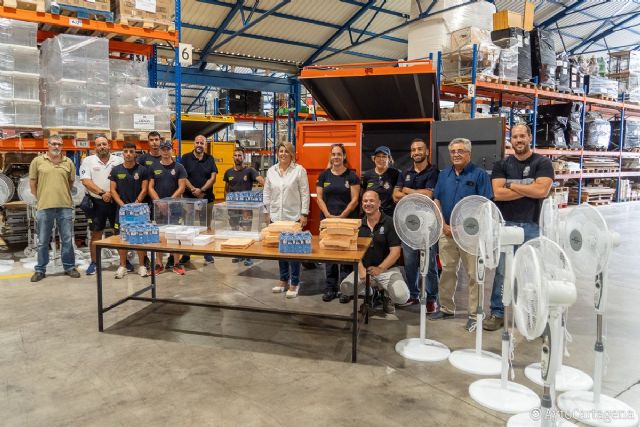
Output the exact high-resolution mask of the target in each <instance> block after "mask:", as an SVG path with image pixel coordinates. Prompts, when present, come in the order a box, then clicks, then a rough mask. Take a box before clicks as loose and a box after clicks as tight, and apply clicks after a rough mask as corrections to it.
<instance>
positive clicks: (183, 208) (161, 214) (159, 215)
mask: <svg viewBox="0 0 640 427" xmlns="http://www.w3.org/2000/svg"><path fill="white" fill-rule="evenodd" d="M153 219H154V222H155V223H156V224H157V225H159V226H162V225H186V226H196V227H201V228H202V229H205V230H206V228H207V225H208V222H207V201H206V200H203V199H172V198H170V197H167V198H164V199H159V200H154V201H153Z"/></svg>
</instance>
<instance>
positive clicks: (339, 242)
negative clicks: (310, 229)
mask: <svg viewBox="0 0 640 427" xmlns="http://www.w3.org/2000/svg"><path fill="white" fill-rule="evenodd" d="M361 224H362V220H359V219H348V218H326V219H323V220H322V221H320V247H321V248H323V249H333V250H341V251H355V250H357V249H358V230H359V229H360V225H361Z"/></svg>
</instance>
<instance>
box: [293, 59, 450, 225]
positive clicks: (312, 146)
mask: <svg viewBox="0 0 640 427" xmlns="http://www.w3.org/2000/svg"><path fill="white" fill-rule="evenodd" d="M300 81H301V82H302V84H304V86H305V87H306V88H307V89H308V90H309V92H311V95H312V96H313V97H314V98H315V99H316V101H317V102H318V104H319V105H320V106H321V107H322V108H323V109H324V110H325V111H326V112H327V113H328V115H329V117H330V118H331V119H332V120H331V121H319V122H298V124H297V129H296V158H297V161H298V162H299V163H300V164H301V165H303V166H304V167H305V168H306V169H307V174H308V176H309V188H310V189H311V193H312V197H311V213H310V215H309V228H310V229H311V231H312V233H314V234H315V233H317V232H318V225H319V218H320V211H319V209H318V205H317V203H316V199H315V188H316V181H317V179H318V175H320V173H321V172H322V171H323V170H324V169H326V168H327V164H328V162H329V153H330V147H331V145H332V144H337V143H340V144H343V145H344V146H345V148H346V150H347V159H348V160H349V163H350V167H351V168H353V169H355V170H356V172H357V173H358V174H359V175H360V174H361V173H362V171H364V170H368V169H371V168H373V163H372V162H371V155H372V154H373V150H374V149H375V148H376V147H378V146H380V145H386V146H387V147H389V148H390V149H391V153H392V155H393V158H394V160H395V163H394V167H396V168H398V169H404V168H407V167H408V166H410V165H411V158H410V157H409V146H410V144H411V140H412V139H414V138H421V139H424V140H425V141H426V142H427V144H428V145H429V146H430V145H431V123H432V122H433V121H434V120H438V119H439V114H440V108H439V102H438V85H437V79H436V72H435V70H434V67H433V63H432V62H431V61H430V60H419V61H401V62H378V63H370V64H349V65H331V66H312V67H306V68H304V69H303V70H302V72H301V74H300Z"/></svg>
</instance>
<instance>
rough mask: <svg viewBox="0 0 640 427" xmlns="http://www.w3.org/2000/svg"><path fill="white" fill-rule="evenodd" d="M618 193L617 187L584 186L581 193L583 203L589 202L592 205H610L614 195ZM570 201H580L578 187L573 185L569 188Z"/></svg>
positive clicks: (574, 202)
mask: <svg viewBox="0 0 640 427" xmlns="http://www.w3.org/2000/svg"><path fill="white" fill-rule="evenodd" d="M615 193H616V189H615V188H610V187H595V186H584V187H582V192H581V193H580V201H581V203H589V204H590V205H595V206H599V205H608V204H610V203H611V202H612V201H613V195H614V194H615ZM569 203H572V204H577V203H578V188H577V187H572V188H571V189H570V190H569Z"/></svg>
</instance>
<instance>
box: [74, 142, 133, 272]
mask: <svg viewBox="0 0 640 427" xmlns="http://www.w3.org/2000/svg"><path fill="white" fill-rule="evenodd" d="M95 144H96V154H93V155H91V156H87V157H86V158H85V159H84V160H83V161H82V165H81V166H80V179H81V180H82V184H83V185H84V186H85V187H86V188H87V191H88V192H89V196H91V198H92V199H93V206H94V209H93V215H91V217H90V218H89V230H91V241H92V242H93V241H95V240H100V239H102V233H103V232H104V229H105V228H106V225H107V221H108V222H109V225H110V226H111V227H113V226H114V224H115V223H116V212H117V208H118V205H117V204H116V203H115V202H114V201H113V199H112V197H111V192H110V190H111V182H110V181H109V175H111V169H112V168H113V167H114V166H117V165H120V164H122V163H123V162H124V160H123V159H122V157H119V156H115V155H113V154H111V147H110V144H109V140H108V139H107V137H105V136H99V137H97V138H96V139H95ZM129 267H130V269H131V271H133V266H130V264H129V265H127V268H128V269H129ZM86 273H87V275H92V274H95V273H96V250H95V248H94V247H93V246H91V264H89V267H88V268H87V272H86Z"/></svg>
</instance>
